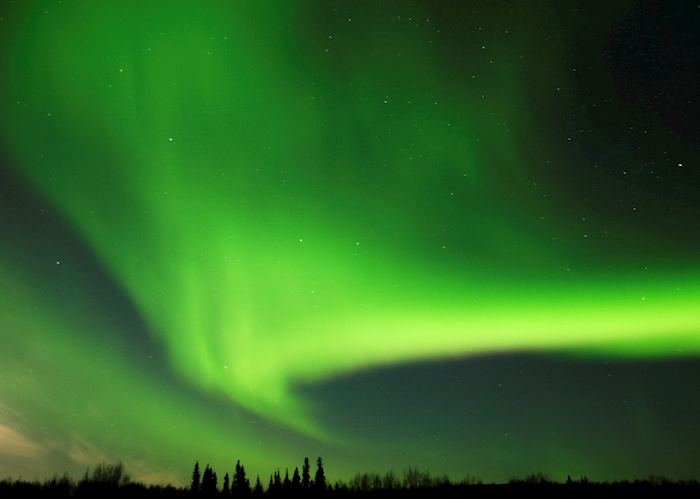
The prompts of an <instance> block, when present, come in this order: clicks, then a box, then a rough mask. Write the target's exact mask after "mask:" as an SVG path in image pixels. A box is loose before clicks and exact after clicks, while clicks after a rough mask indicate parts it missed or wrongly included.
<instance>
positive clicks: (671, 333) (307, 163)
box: [0, 2, 700, 438]
mask: <svg viewBox="0 0 700 499" xmlns="http://www.w3.org/2000/svg"><path fill="white" fill-rule="evenodd" d="M46 5H47V6H48V5H49V3H46ZM50 5H51V6H52V10H51V12H50V13H49V14H48V15H46V16H37V15H35V14H34V10H33V9H26V11H21V10H20V11H19V12H18V13H17V16H18V18H17V19H16V20H15V30H14V31H13V32H12V33H11V34H9V35H8V34H6V35H5V36H12V37H13V44H12V50H11V51H9V52H8V53H6V54H4V56H3V60H2V63H3V70H2V71H3V74H5V75H7V76H6V79H7V80H8V82H9V83H7V85H6V88H5V89H4V90H3V91H4V92H5V93H6V99H5V100H6V101H9V99H8V98H7V96H10V95H11V96H13V98H14V97H15V96H17V98H16V99H14V100H16V103H14V104H13V105H11V106H9V107H6V109H5V110H4V112H3V113H2V114H3V117H2V118H1V120H0V122H1V127H2V139H3V147H4V148H5V149H6V150H8V151H9V152H10V154H11V157H12V158H13V161H14V165H15V166H16V168H17V169H18V171H19V172H20V173H21V175H22V177H23V178H24V179H26V181H27V182H28V183H29V184H30V185H32V186H33V187H34V188H35V189H36V190H37V191H38V192H40V193H41V194H42V196H44V198H45V199H47V200H48V202H49V203H50V204H51V205H52V206H53V207H55V209H56V210H57V211H58V212H59V213H60V214H61V215H62V216H63V217H65V219H66V220H67V221H68V222H69V223H70V224H71V225H72V226H74V227H75V229H76V230H77V231H78V232H79V233H80V234H81V235H82V236H83V237H84V238H85V240H86V241H87V243H88V244H89V245H90V247H91V248H92V250H93V251H94V253H95V254H96V256H97V258H98V259H99V260H100V261H101V262H102V263H103V265H104V266H105V268H106V269H108V272H109V273H110V275H112V276H113V278H114V279H115V280H116V281H117V282H118V283H120V285H121V286H122V287H123V288H124V289H125V290H126V292H127V294H128V296H129V297H130V299H131V300H132V302H133V303H134V305H135V306H136V308H137V309H138V310H139V311H140V312H141V313H142V315H143V317H144V318H145V320H146V322H147V324H148V327H149V331H150V333H151V334H152V335H153V336H154V338H156V339H157V340H158V341H159V342H162V343H163V344H164V345H165V348H166V351H167V352H168V357H169V359H170V362H171V363H172V365H173V366H174V368H175V369H176V370H177V371H178V372H179V373H180V374H181V375H182V376H184V377H185V378H186V379H188V380H189V381H190V382H191V383H193V384H194V385H195V386H198V387H200V388H201V389H203V390H213V391H218V392H221V393H224V394H226V395H227V396H229V397H231V398H232V399H233V400H235V401H236V402H237V403H239V404H241V405H242V406H244V407H246V408H248V409H250V410H253V411H255V412H257V413H259V414H262V415H264V416H266V417H268V418H270V419H272V420H276V421H278V422H281V423H284V424H287V425H290V426H292V427H294V428H296V429H298V430H300V431H302V432H306V433H308V434H312V435H316V436H319V437H325V438H330V437H329V436H328V435H324V434H323V431H322V430H321V428H319V427H318V426H317V425H316V424H315V423H314V419H313V414H312V413H310V410H309V408H308V407H307V405H306V404H305V401H304V400H303V399H301V398H299V397H298V396H297V394H296V393H295V386H297V385H298V384H303V383H309V382H316V381H319V380H322V379H325V378H328V377H331V376H334V375H337V374H340V373H344V372H348V371H354V370H359V369H366V368H370V367H373V366H377V365H383V364H391V363H396V362H403V361H410V360H421V359H427V358H438V357H446V356H463V355H472V354H474V355H476V354H483V353H488V352H498V351H512V350H557V351H561V350H565V351H566V350H568V351H571V352H572V353H582V354H587V355H618V354H624V355H635V356H637V355H676V354H682V355H689V354H695V353H697V352H698V351H699V350H700V336H699V335H698V331H700V315H698V313H697V310H698V307H699V306H700V279H698V276H699V275H700V274H699V273H698V270H697V269H696V268H688V267H679V268H676V269H672V270H671V271H669V270H665V271H663V272H641V271H639V270H636V269H633V268H630V270H629V271H628V272H626V273H623V274H622V275H621V274H620V272H619V271H616V272H615V273H614V274H608V273H606V270H605V267H604V266H600V268H595V267H594V266H591V267H590V268H588V269H587V272H586V273H585V275H581V274H577V275H571V274H568V273H567V271H566V268H567V266H568V265H569V264H570V262H572V261H576V260H577V259H578V258H580V255H581V252H580V250H579V248H577V247H576V246H575V245H574V244H572V243H562V244H556V245H554V244H552V240H551V238H549V237H548V235H549V231H551V230H552V226H548V225H546V223H545V224H544V225H535V224H534V223H530V222H528V221H527V220H528V217H526V216H524V214H523V212H524V211H530V212H533V213H534V212H537V213H542V214H543V215H544V216H546V217H548V219H553V220H556V208H555V207H554V206H551V205H548V204H547V203H548V202H547V200H544V199H542V198H541V197H539V196H536V195H535V194H534V193H533V192H532V191H531V190H528V189H526V188H525V187H523V186H524V185H525V184H524V183H521V182H520V180H522V179H523V178H527V171H526V168H525V167H524V165H523V164H522V160H521V157H522V154H521V152H520V150H519V142H518V127H519V123H525V122H529V123H532V121H528V118H527V112H528V110H527V106H526V105H525V103H524V102H522V99H523V97H522V95H521V91H520V90H519V83H520V79H521V78H522V76H520V75H521V74H522V71H523V68H520V67H519V64H521V63H520V62H519V61H518V59H517V57H515V56H514V54H513V53H512V50H513V49H512V47H513V46H515V45H517V36H518V35H517V34H513V36H512V37H511V40H510V41H509V42H502V43H501V44H500V45H499V42H497V41H494V42H493V43H491V44H489V51H490V52H489V54H490V57H493V58H495V59H498V60H499V61H500V62H499V64H498V68H497V69H493V70H491V72H490V73H488V72H486V73H483V74H481V75H480V81H479V82H478V83H477V84H476V85H478V87H475V88H473V89H470V90H467V91H465V92H464V93H463V94H460V97H459V98H455V97H454V94H455V89H452V88H450V85H449V84H448V83H443V84H442V85H441V86H440V85H438V86H437V90H436V89H435V85H434V82H435V81H440V80H441V79H442V78H443V77H442V76H441V71H442V69H441V68H440V67H439V66H438V65H436V63H435V62H434V57H433V54H431V53H430V51H429V50H427V49H426V48H425V44H424V43H423V42H425V40H426V39H427V38H429V37H430V36H432V35H431V34H430V33H429V26H427V25H426V27H424V28H422V29H421V28H419V29H417V30H411V31H409V30H408V29H407V28H406V29H401V28H396V29H395V30H394V31H392V32H391V33H390V35H387V36H388V37H389V38H388V40H385V39H383V38H382V36H383V35H381V34H380V30H375V31H370V32H369V34H368V36H369V37H370V39H369V41H368V42H367V45H368V46H375V47H379V48H377V49H376V51H375V52H371V51H370V52H369V53H360V52H361V51H358V52H357V53H355V52H352V51H350V50H347V51H346V52H345V54H344V56H343V57H345V59H342V64H341V65H343V64H344V65H345V66H347V67H349V68H351V69H349V70H347V71H346V72H343V73H336V71H337V70H335V69H333V68H332V67H331V65H330V64H328V65H327V66H325V67H323V66H322V67H323V69H321V70H320V71H316V72H313V71H311V70H310V68H309V67H308V66H307V63H306V62H305V60H304V58H303V57H302V56H303V54H304V50H305V49H304V47H303V43H302V42H301V41H300V40H299V39H298V38H295V37H294V36H293V35H292V34H290V31H289V29H288V27H289V24H291V23H293V22H296V23H300V24H302V25H303V23H304V21H303V19H302V18H303V15H304V14H303V9H296V8H295V7H293V6H292V4H291V3H284V4H278V5H274V6H273V5H272V4H262V5H251V4H249V5H237V6H232V7H224V6H223V4H218V3H208V4H206V5H202V6H198V9H197V11H196V12H194V11H192V10H191V9H190V7H189V3H188V2H170V3H169V4H168V9H167V10H161V9H159V8H158V7H156V6H154V5H151V6H149V5H146V6H143V5H139V8H138V9H128V8H124V7H123V6H122V7H119V8H117V6H114V5H112V6H110V5H102V4H100V5H98V3H96V2H95V3H87V2H86V3H82V4H80V5H79V6H77V5H70V4H68V5H63V6H62V7H60V8H58V7H57V8H55V10H54V9H53V4H50ZM47 8H48V7H47ZM35 9H36V7H35ZM30 10H31V11H30ZM299 11H302V12H299ZM87 19H89V22H87V21H86V20H87ZM251 19H256V20H258V21H251ZM522 36H523V37H524V36H525V35H522ZM332 43H335V45H331V47H332V51H335V57H340V56H338V53H340V52H342V50H343V47H342V39H341V40H331V41H329V44H332ZM373 44H374V45H373ZM48 46H50V47H51V50H46V47H48ZM382 47H391V48H392V50H394V49H395V50H399V51H402V52H404V53H410V54H411V58H412V62H410V63H408V62H404V61H403V60H400V61H398V62H395V65H394V66H392V67H390V68H384V67H383V66H382V64H383V62H382V61H383V60H384V59H383V58H384V56H385V54H384V52H383V51H384V50H389V49H388V48H382ZM323 56H325V54H324V55H322V56H319V57H323ZM328 57H334V55H333V54H332V53H331V55H330V56H328ZM416 60H418V61H420V62H421V64H418V63H416V62H415V61H416ZM406 82H410V83H409V84H407V83H406ZM280 86H281V87H280ZM350 87H352V89H353V92H352V93H349V92H347V90H348V88H350ZM485 88H487V89H489V91H490V92H492V94H495V95H496V96H497V97H494V98H491V99H490V100H488V101H487V102H485V100H484V98H483V97H482V90H483V89H485ZM398 93H400V94H401V100H400V101H399V100H398V99H394V98H393V95H395V94H398ZM504 122H507V123H509V126H507V127H505V126H503V123H504ZM436 172H439V175H437V173H436ZM503 178H506V179H508V181H507V182H505V183H507V184H508V185H507V186H506V187H502V185H500V184H501V182H502V180H501V179H503ZM436 199H438V200H439V201H438V202H436V201H435V200H436ZM455 206H458V207H459V209H455V208H454V207H455ZM446 216H451V217H453V218H450V219H448V220H445V217H446ZM551 223H554V224H556V222H551ZM441 224H444V225H441ZM567 230H568V229H567ZM568 236H569V239H566V237H564V238H563V239H565V240H567V241H571V240H573V238H574V235H573V234H568ZM577 237H578V236H577ZM586 243H587V244H594V243H589V242H588V241H586ZM3 265H6V263H3Z"/></svg>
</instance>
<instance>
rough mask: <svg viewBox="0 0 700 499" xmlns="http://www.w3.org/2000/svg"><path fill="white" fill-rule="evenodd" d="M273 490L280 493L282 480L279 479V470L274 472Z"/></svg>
mask: <svg viewBox="0 0 700 499" xmlns="http://www.w3.org/2000/svg"><path fill="white" fill-rule="evenodd" d="M274 487H275V490H276V491H280V490H281V489H282V480H281V479H280V470H277V471H275V484H274Z"/></svg>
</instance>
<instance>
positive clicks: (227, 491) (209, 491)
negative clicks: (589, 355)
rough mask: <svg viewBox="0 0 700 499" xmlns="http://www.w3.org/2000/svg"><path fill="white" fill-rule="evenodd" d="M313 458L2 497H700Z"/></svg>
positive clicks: (104, 466)
mask: <svg viewBox="0 0 700 499" xmlns="http://www.w3.org/2000/svg"><path fill="white" fill-rule="evenodd" d="M311 472H312V470H311V465H310V463H309V459H308V458H305V459H304V461H303V464H302V467H301V471H300V470H299V468H298V467H295V468H294V470H293V471H292V473H291V476H290V472H289V468H285V470H284V475H282V473H281V471H280V470H279V469H278V470H276V471H275V472H273V473H272V474H271V475H270V476H269V480H267V485H266V486H264V485H263V482H262V481H261V479H260V476H256V477H255V480H254V481H253V482H252V483H251V479H250V477H249V476H248V474H247V472H246V470H245V467H244V466H243V465H242V464H241V462H240V461H237V462H236V465H235V467H234V471H233V472H232V474H230V475H229V473H228V472H226V473H225V474H224V476H223V478H222V479H221V482H220V481H219V475H217V472H216V471H215V470H214V469H213V468H212V467H211V466H210V465H209V464H207V465H206V466H204V469H201V467H200V464H199V462H196V463H195V464H194V468H193V470H192V475H191V481H190V483H189V484H188V485H187V486H185V487H175V486H172V485H165V486H163V485H145V484H143V483H140V482H134V481H132V480H131V478H130V477H129V475H128V474H127V473H126V470H125V469H124V466H123V464H122V463H117V464H109V463H99V464H98V465H97V466H95V467H94V468H93V469H92V471H91V470H90V469H88V470H87V471H86V472H85V474H84V475H83V477H82V478H80V479H79V480H74V479H73V478H71V477H70V476H69V475H68V474H64V475H63V476H60V477H59V476H54V477H53V478H50V479H47V480H44V481H43V482H40V481H26V480H12V479H10V478H8V479H4V480H2V481H0V498H6V497H7V498H10V497H20V498H25V497H27V498H29V497H32V498H34V497H56V498H67V497H74V498H83V497H85V498H87V497H130V498H163V499H166V498H181V499H193V498H197V499H239V498H240V499H263V498H264V499H268V498H279V499H283V498H287V497H300V498H314V499H318V498H321V497H323V498H324V499H333V498H339V499H343V498H352V497H358V496H372V497H390V498H394V497H395V498H407V497H409V498H413V497H416V498H418V497H434V496H438V497H448V498H457V497H460V498H464V497H468V498H481V497H483V498H493V499H501V498H510V497H539V498H550V497H551V498H554V497H572V498H584V497H605V498H607V497H610V498H613V497H614V498H619V497H623V498H627V497H629V498H632V497H635V498H638V497H664V498H665V497H683V498H686V497H687V498H691V497H692V498H697V497H700V484H699V483H698V482H697V481H696V480H691V481H673V480H670V479H668V478H665V477H661V476H651V477H649V478H647V479H645V480H634V481H617V482H592V481H589V480H588V479H587V478H586V477H585V476H583V477H580V478H578V479H572V478H571V477H570V476H569V477H567V480H566V481H565V482H556V481H553V480H551V479H549V478H548V477H547V476H545V475H544V474H542V473H536V474H533V475H529V476H527V477H524V478H513V479H511V480H510V481H509V482H508V483H483V482H482V481H481V480H479V479H477V478H475V477H467V478H465V479H463V480H461V481H457V482H454V481H451V480H449V479H448V478H447V476H433V475H431V474H430V472H428V471H422V470H419V469H417V468H408V469H407V470H405V471H404V472H403V473H402V474H401V475H400V476H399V475H397V474H395V473H394V472H393V471H389V472H387V473H384V474H383V475H382V474H378V473H357V474H356V475H355V476H353V477H352V478H351V479H350V480H349V481H347V482H344V481H342V480H338V481H336V482H335V483H332V484H331V483H329V482H328V481H327V479H326V472H325V469H324V464H323V460H322V459H321V458H320V457H319V458H318V459H317V460H316V466H315V470H314V473H313V477H312V475H311Z"/></svg>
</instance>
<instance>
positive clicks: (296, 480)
mask: <svg viewBox="0 0 700 499" xmlns="http://www.w3.org/2000/svg"><path fill="white" fill-rule="evenodd" d="M300 488H301V477H300V476H299V467H298V466H295V467H294V473H293V474H292V490H293V491H294V492H298V491H299V489H300Z"/></svg>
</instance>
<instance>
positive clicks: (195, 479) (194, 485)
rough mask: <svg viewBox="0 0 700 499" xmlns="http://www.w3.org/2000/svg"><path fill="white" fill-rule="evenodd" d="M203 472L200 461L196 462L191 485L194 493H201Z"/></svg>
mask: <svg viewBox="0 0 700 499" xmlns="http://www.w3.org/2000/svg"><path fill="white" fill-rule="evenodd" d="M200 480H201V474H200V473H199V461H197V462H196V463H194V471H192V485H190V491H191V492H192V493H193V494H198V493H199V486H200Z"/></svg>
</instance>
